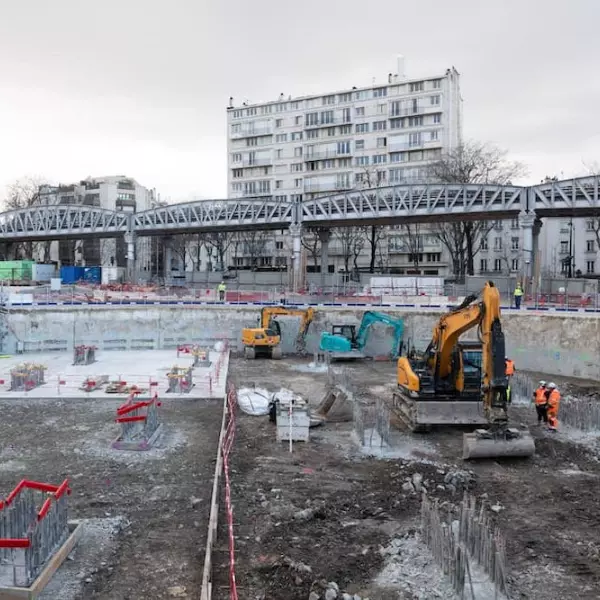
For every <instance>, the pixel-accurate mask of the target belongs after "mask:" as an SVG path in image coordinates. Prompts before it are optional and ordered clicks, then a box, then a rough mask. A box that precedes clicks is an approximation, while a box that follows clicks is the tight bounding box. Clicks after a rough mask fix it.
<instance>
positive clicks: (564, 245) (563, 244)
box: [560, 242, 569, 254]
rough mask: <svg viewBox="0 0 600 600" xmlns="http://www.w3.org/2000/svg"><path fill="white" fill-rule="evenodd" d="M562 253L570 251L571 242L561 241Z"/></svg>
mask: <svg viewBox="0 0 600 600" xmlns="http://www.w3.org/2000/svg"><path fill="white" fill-rule="evenodd" d="M560 253H561V254H568V253H569V242H561V243H560Z"/></svg>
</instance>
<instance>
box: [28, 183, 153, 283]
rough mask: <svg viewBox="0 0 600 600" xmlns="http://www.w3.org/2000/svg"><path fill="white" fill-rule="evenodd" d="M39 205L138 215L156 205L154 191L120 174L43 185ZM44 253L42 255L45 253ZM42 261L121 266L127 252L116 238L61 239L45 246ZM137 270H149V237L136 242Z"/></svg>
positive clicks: (125, 262) (150, 254)
mask: <svg viewBox="0 0 600 600" xmlns="http://www.w3.org/2000/svg"><path fill="white" fill-rule="evenodd" d="M39 202H40V203H41V204H80V205H86V206H94V207H97V208H106V209H109V210H116V211H123V212H131V213H135V212H140V211H143V210H148V209H150V208H153V207H154V206H156V204H157V202H158V199H157V195H156V190H154V189H148V188H145V187H144V186H142V185H140V184H139V183H138V182H137V181H135V179H132V178H130V177H125V176H124V175H118V176H109V177H88V178H87V179H84V180H82V181H80V182H79V183H73V184H66V185H65V184H59V185H57V186H51V185H43V186H41V187H40V189H39ZM45 253H46V252H45ZM38 258H40V259H42V260H48V258H49V259H50V260H53V261H57V262H60V263H61V264H62V265H83V266H85V265H101V266H105V267H110V266H113V267H125V266H126V264H127V252H126V246H125V241H124V240H123V239H121V238H116V239H94V240H61V241H60V242H53V243H52V244H50V245H49V257H48V256H43V257H38ZM136 258H137V264H138V268H139V269H140V270H141V271H148V270H150V268H151V262H152V253H151V240H150V238H140V239H138V240H137V242H136Z"/></svg>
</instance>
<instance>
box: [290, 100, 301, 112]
mask: <svg viewBox="0 0 600 600" xmlns="http://www.w3.org/2000/svg"><path fill="white" fill-rule="evenodd" d="M301 108H302V101H301V100H296V102H292V110H300V109H301Z"/></svg>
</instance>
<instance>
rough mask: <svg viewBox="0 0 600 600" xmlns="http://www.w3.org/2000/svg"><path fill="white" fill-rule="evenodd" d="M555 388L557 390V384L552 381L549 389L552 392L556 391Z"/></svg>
mask: <svg viewBox="0 0 600 600" xmlns="http://www.w3.org/2000/svg"><path fill="white" fill-rule="evenodd" d="M555 388H556V384H555V383H554V382H553V381H551V382H550V383H549V384H548V389H550V390H553V389H555Z"/></svg>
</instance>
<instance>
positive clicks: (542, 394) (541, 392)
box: [533, 381, 548, 425]
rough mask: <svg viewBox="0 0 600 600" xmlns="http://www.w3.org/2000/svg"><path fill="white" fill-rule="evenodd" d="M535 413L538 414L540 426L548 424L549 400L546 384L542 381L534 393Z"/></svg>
mask: <svg viewBox="0 0 600 600" xmlns="http://www.w3.org/2000/svg"><path fill="white" fill-rule="evenodd" d="M533 401H534V403H535V411H536V412H537V418H538V425H541V424H542V422H544V423H548V399H547V398H546V382H545V381H540V384H539V385H538V387H537V389H535V390H534V392H533Z"/></svg>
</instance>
